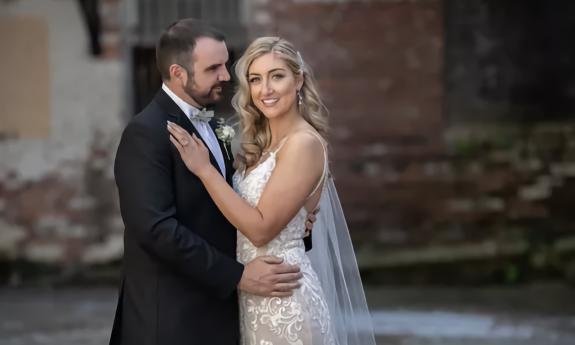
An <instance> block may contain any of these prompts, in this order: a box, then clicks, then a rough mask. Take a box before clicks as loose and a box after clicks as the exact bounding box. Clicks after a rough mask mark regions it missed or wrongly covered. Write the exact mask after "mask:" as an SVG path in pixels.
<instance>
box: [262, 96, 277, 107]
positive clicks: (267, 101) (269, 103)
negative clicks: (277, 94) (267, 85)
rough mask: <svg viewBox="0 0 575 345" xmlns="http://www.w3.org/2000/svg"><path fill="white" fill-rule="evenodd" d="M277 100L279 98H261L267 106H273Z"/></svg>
mask: <svg viewBox="0 0 575 345" xmlns="http://www.w3.org/2000/svg"><path fill="white" fill-rule="evenodd" d="M278 101H279V98H266V99H262V100H261V102H262V103H263V104H264V105H265V106H267V107H272V106H274V105H275V104H276V103H277V102H278Z"/></svg>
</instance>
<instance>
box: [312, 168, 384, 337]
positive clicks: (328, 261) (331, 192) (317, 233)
mask: <svg viewBox="0 0 575 345" xmlns="http://www.w3.org/2000/svg"><path fill="white" fill-rule="evenodd" d="M319 207H320V211H319V213H318V215H317V220H316V222H315V224H314V228H313V231H312V240H313V249H312V250H311V251H310V252H309V253H308V257H309V259H310V261H311V264H312V267H313V269H314V270H315V272H316V273H317V275H318V278H319V281H320V283H321V286H322V289H323V292H324V294H325V298H326V301H327V305H328V309H329V314H330V318H331V321H332V326H333V330H334V332H335V339H336V344H337V345H376V343H375V336H374V331H373V324H372V320H371V315H370V313H369V309H368V307H367V302H366V299H365V293H364V290H363V284H362V282H361V277H360V275H359V269H358V266H357V261H356V258H355V253H354V250H353V245H352V242H351V238H350V235H349V230H348V227H347V223H346V221H345V216H344V214H343V210H342V207H341V203H340V201H339V197H338V194H337V190H336V188H335V184H334V181H333V177H332V176H331V174H329V175H328V177H327V178H326V180H325V182H324V186H323V191H322V195H321V198H320V202H319Z"/></svg>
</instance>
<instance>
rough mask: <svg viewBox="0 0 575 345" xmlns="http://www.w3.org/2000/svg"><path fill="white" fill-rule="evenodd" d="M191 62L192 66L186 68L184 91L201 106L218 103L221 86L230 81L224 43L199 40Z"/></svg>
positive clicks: (212, 40)
mask: <svg viewBox="0 0 575 345" xmlns="http://www.w3.org/2000/svg"><path fill="white" fill-rule="evenodd" d="M192 61H193V62H192V66H186V70H187V71H188V78H187V81H186V83H185V85H184V91H185V92H186V94H187V95H188V96H190V97H191V98H193V99H194V100H195V101H196V102H197V103H198V104H200V105H202V106H207V105H210V104H214V103H216V102H218V101H219V100H220V99H221V98H222V92H223V85H224V84H225V83H226V82H228V81H229V80H230V74H229V73H228V70H227V68H226V63H227V62H228V49H227V47H226V44H225V42H220V41H217V40H215V39H212V38H208V37H202V38H199V39H198V40H197V42H196V46H195V47H194V50H193V52H192Z"/></svg>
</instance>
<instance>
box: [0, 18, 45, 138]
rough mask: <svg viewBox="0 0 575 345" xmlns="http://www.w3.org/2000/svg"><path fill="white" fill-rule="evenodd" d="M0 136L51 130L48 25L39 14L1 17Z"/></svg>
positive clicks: (33, 135) (31, 135)
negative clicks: (35, 15) (37, 16)
mask: <svg viewBox="0 0 575 345" xmlns="http://www.w3.org/2000/svg"><path fill="white" fill-rule="evenodd" d="M0 47H1V50H2V52H1V53H0V76H1V78H2V79H1V80H2V84H0V136H1V137H19V138H46V137H47V136H48V135H49V132H50V70H49V68H50V61H49V55H48V25H47V23H46V22H45V21H44V20H43V19H42V18H36V17H17V16H15V17H0Z"/></svg>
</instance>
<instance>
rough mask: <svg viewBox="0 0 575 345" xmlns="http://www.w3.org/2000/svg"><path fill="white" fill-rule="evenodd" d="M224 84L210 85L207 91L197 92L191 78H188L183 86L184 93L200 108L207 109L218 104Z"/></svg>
mask: <svg viewBox="0 0 575 345" xmlns="http://www.w3.org/2000/svg"><path fill="white" fill-rule="evenodd" d="M223 89H224V83H217V84H214V85H212V86H211V87H210V88H209V89H208V90H207V91H201V90H198V89H197V88H196V87H195V83H194V81H193V78H189V79H188V82H187V83H186V85H185V86H184V92H185V93H186V94H187V95H188V96H190V97H191V98H192V99H193V100H194V101H196V102H197V103H198V104H199V105H201V106H202V107H207V106H210V105H213V104H215V103H217V102H219V101H220V100H221V99H222V94H223Z"/></svg>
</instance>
